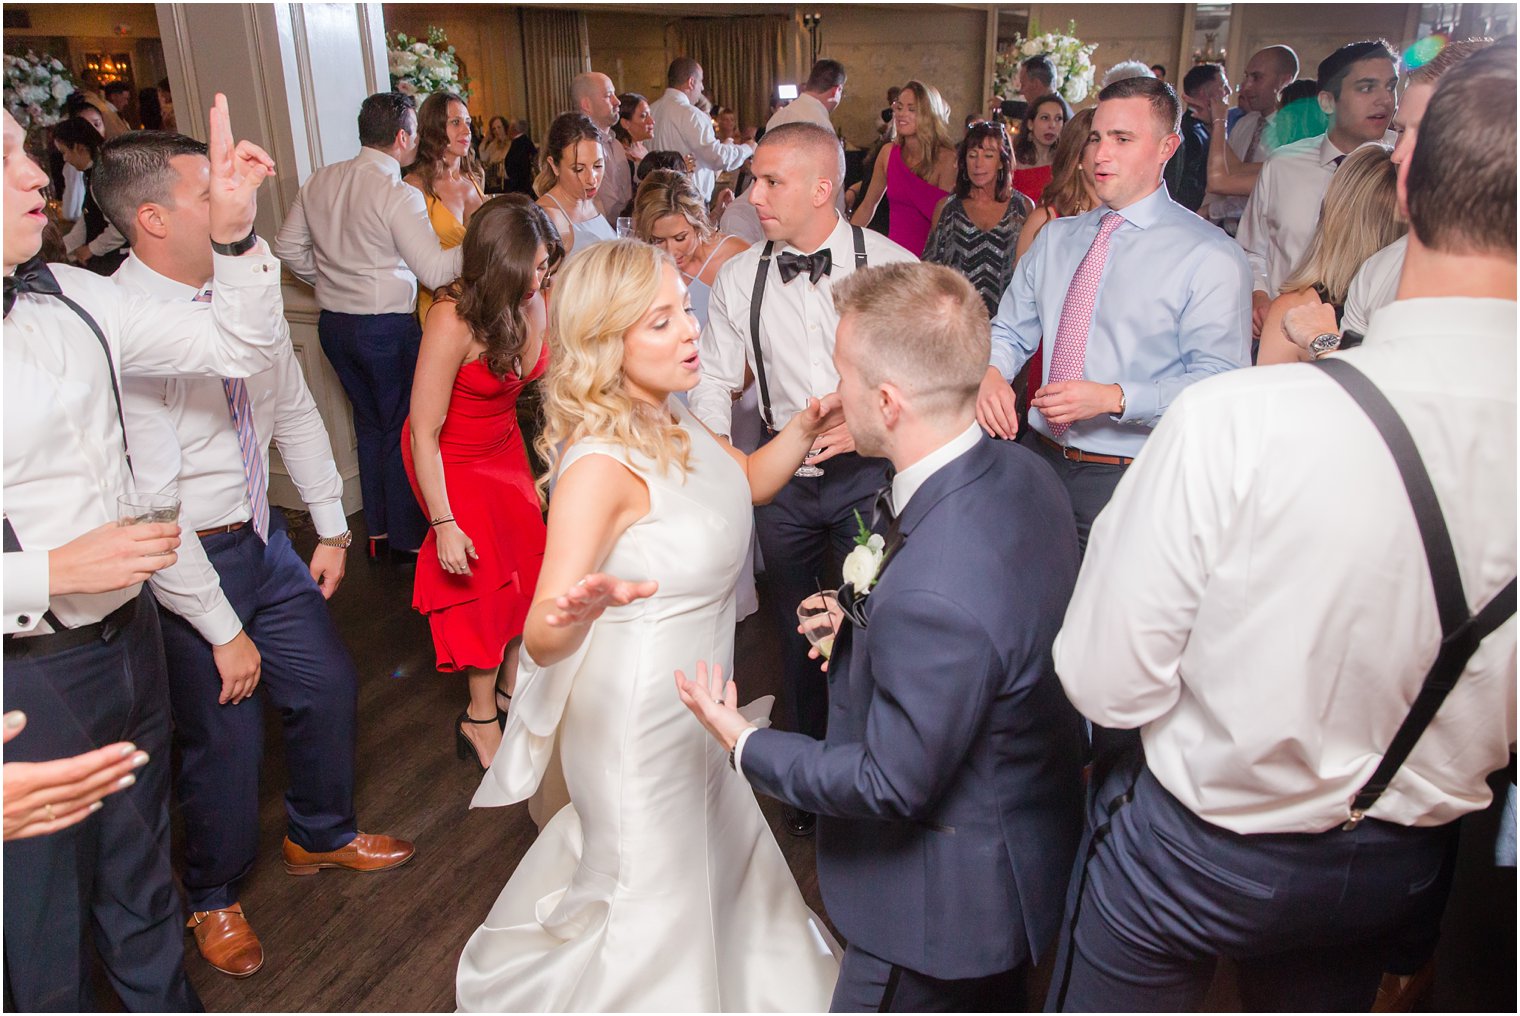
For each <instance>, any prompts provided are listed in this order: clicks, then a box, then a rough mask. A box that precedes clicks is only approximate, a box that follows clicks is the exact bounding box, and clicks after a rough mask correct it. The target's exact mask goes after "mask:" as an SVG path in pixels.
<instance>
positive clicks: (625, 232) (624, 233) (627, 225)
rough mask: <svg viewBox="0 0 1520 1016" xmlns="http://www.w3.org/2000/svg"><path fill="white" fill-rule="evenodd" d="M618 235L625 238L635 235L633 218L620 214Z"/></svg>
mask: <svg viewBox="0 0 1520 1016" xmlns="http://www.w3.org/2000/svg"><path fill="white" fill-rule="evenodd" d="M617 235H618V236H619V237H620V238H622V239H624V240H626V239H628V238H629V237H631V236H633V219H631V218H629V217H628V216H626V215H620V216H618V220H617Z"/></svg>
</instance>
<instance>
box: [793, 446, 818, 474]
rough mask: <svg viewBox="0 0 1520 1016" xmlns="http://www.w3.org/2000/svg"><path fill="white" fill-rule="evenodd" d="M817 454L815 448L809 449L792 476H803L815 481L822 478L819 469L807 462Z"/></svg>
mask: <svg viewBox="0 0 1520 1016" xmlns="http://www.w3.org/2000/svg"><path fill="white" fill-rule="evenodd" d="M817 454H818V449H817V448H812V449H809V450H808V453H807V455H805V456H803V459H802V465H800V466H798V467H797V471H796V472H794V473H793V474H792V475H793V476H803V477H807V478H808V479H816V478H817V477H820V476H822V475H823V470H822V469H820V468H819V467H817V466H815V465H813V464H812V463H810V462H808V459H810V458H812V457H813V456H814V455H817Z"/></svg>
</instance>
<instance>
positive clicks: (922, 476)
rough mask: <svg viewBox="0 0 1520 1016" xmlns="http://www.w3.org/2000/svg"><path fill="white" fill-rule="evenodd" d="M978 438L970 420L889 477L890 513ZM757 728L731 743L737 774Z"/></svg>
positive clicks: (901, 507)
mask: <svg viewBox="0 0 1520 1016" xmlns="http://www.w3.org/2000/svg"><path fill="white" fill-rule="evenodd" d="M981 439H982V428H981V427H980V426H978V424H977V422H976V420H975V418H973V419H972V421H971V422H970V423H969V424H967V426H966V429H965V430H963V431H961V432H960V433H959V434H957V435H956V436H955V437H953V438H951V439H950V440H949V441H946V442H945V443H944V444H942V445H940V446H939V447H938V448H936V449H934V451H932V452H930V453H929V454H928V455H925V456H924V457H923V458H921V459H919V460H918V461H917V462H915V463H913V465H911V466H908V467H906V468H905V469H902V470H900V471H899V472H898V473H897V475H896V476H894V477H892V511H893V512H894V513H895V514H896V515H897V516H898V517H901V516H902V513H903V511H904V510H905V509H906V508H907V507H908V502H909V501H911V500H912V499H913V495H914V494H916V493H918V491H919V489H920V488H921V487H923V485H924V484H925V483H928V482H929V478H930V477H931V476H933V475H934V474H935V473H937V472H939V471H940V470H941V469H944V468H945V467H946V466H948V465H949V464H950V463H952V462H954V461H955V460H956V459H958V458H960V457H961V456H962V455H965V454H966V453H967V452H969V451H970V450H971V449H973V448H975V447H976V446H977V443H978V442H979V441H981ZM756 729H757V728H755V727H749V728H748V729H745V730H741V731H740V732H739V740H738V741H736V742H735V743H734V768H735V769H737V770H739V772H740V773H743V772H744V742H745V741H748V740H749V735H750V734H752V733H753V732H754V731H755V730H756Z"/></svg>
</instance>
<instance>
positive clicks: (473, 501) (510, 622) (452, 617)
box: [401, 343, 549, 671]
mask: <svg viewBox="0 0 1520 1016" xmlns="http://www.w3.org/2000/svg"><path fill="white" fill-rule="evenodd" d="M548 363H549V346H548V344H547V343H545V344H544V348H543V351H542V352H541V353H540V354H539V357H538V362H537V363H536V364H534V365H533V369H532V370H531V371H529V372H528V375H527V376H526V377H523V378H519V377H515V376H513V375H511V374H509V375H507V376H506V377H505V378H499V377H497V376H496V375H495V374H492V373H491V371H490V370H489V369H488V368H487V367H486V365H485V363H484V362H482V361H481V360H478V359H476V360H471V361H470V362H469V363H467V364H465V365H464V366H463V367H460V368H459V374H458V375H457V376H456V377H455V378H454V390H453V393H452V394H451V395H450V397H449V410H448V415H447V417H445V419H444V423H443V430H442V432H441V433H440V434H439V435H438V446H439V450H440V451H441V452H442V454H443V482H444V486H445V488H446V489H447V490H448V494H449V508H450V510H451V511H452V512H453V515H454V520H455V521H456V522H458V523H459V528H461V529H463V530H464V532H465V534H466V535H468V536H469V537H470V540H471V541H472V542H473V543H474V544H475V553H476V554H478V555H480V556H479V558H478V559H477V560H473V561H471V562H470V571H471V574H470V575H451V574H449V573H448V572H445V571H444V570H443V566H442V565H440V564H439V563H438V536H437V533H436V532H435V531H434V530H431V529H430V530H428V535H427V539H426V540H424V541H423V543H422V550H421V552H420V553H419V554H418V557H417V579H416V583H415V584H414V586H413V588H412V606H413V607H415V608H416V609H417V610H419V611H421V612H422V613H424V614H426V615H427V618H428V624H429V626H430V627H431V628H432V632H433V646H434V648H435V650H436V651H437V654H438V669H439V670H445V671H459V670H465V669H467V668H473V669H477V670H493V669H495V668H496V667H498V666H500V665H501V661H502V658H503V656H504V655H505V654H506V648H507V643H508V642H510V641H511V640H512V639H514V638H516V637H517V636H519V635H521V634H522V630H523V623H524V622H525V621H526V620H527V617H528V608H529V607H530V606H532V604H533V590H534V588H535V587H536V586H537V585H538V572H539V568H540V567H542V565H543V561H544V536H545V527H544V517H543V513H542V511H541V510H540V508H539V503H538V494H537V492H536V491H535V489H534V486H533V470H532V467H530V466H529V465H528V452H527V449H526V447H524V445H523V437H522V432H521V430H519V429H518V426H517V396H518V394H519V393H520V392H521V391H522V390H523V388H524V387H526V386H527V384H528V382H530V381H533V380H535V379H537V378H539V377H541V376H542V375H543V373H544V368H545V367H547V366H548ZM411 428H412V424H411V420H408V421H407V422H406V426H405V427H404V428H403V430H402V434H401V454H402V458H403V461H404V462H405V463H406V475H407V479H408V480H410V481H411V484H412V492H413V493H414V494H416V495H417V500H418V502H419V503H421V504H422V510H423V512H424V514H425V513H426V512H427V502H426V501H425V500H424V499H423V497H422V490H421V488H420V487H419V486H418V485H417V470H416V466H415V465H414V464H413V462H412V440H411Z"/></svg>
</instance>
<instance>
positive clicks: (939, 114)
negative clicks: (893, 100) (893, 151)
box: [893, 80, 955, 180]
mask: <svg viewBox="0 0 1520 1016" xmlns="http://www.w3.org/2000/svg"><path fill="white" fill-rule="evenodd" d="M902 90H903V91H904V92H912V93H913V99H914V102H915V105H916V106H917V107H918V110H917V112H918V130H917V132H916V133H915V137H917V138H918V141H919V150H920V151H919V158H918V162H917V163H913V164H910V165H909V166H908V168H909V169H911V170H913V172H915V173H917V174H918V175H919V176H920V177H922V178H924V179H926V180H927V179H928V178H929V174H930V173H932V172H934V163H935V162H936V161H937V160H938V159H939V153H940V150H941V149H945V148H948V149H951V150H954V148H955V142H954V141H952V140H950V104H949V103H947V102H946V101H945V99H944V96H942V95H940V94H939V89H938V88H935V87H934V86H933V85H926V84H924V83H923V82H922V81H917V80H915V81H909V82H908V83H907V84H906V85H903V87H902ZM901 98H902V96H901V94H899V95H898V99H899V100H901ZM906 141H907V139H906V138H901V137H899V138H897V139H896V140H895V141H894V142H893V143H894V144H896V145H898V146H902V145H904V144H905V142H906ZM903 161H905V162H906V161H907V160H906V159H904V160H903Z"/></svg>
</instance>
